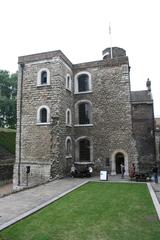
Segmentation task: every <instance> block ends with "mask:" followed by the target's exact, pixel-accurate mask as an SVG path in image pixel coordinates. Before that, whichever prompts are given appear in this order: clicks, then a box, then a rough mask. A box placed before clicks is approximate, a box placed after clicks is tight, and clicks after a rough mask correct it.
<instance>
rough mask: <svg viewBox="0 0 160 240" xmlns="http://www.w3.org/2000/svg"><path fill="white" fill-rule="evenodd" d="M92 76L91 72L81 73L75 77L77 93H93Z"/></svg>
mask: <svg viewBox="0 0 160 240" xmlns="http://www.w3.org/2000/svg"><path fill="white" fill-rule="evenodd" d="M91 90H92V88H91V74H90V73H89V72H80V73H78V74H76V76H75V93H88V92H91Z"/></svg>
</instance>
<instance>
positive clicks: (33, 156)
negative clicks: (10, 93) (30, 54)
mask: <svg viewBox="0 0 160 240" xmlns="http://www.w3.org/2000/svg"><path fill="white" fill-rule="evenodd" d="M42 68H47V69H49V71H50V85H48V86H37V74H38V71H39V70H40V69H42ZM62 68H63V66H62V64H61V63H60V59H59V58H57V57H56V58H55V59H52V61H47V62H42V63H41V62H40V63H39V62H38V63H34V62H33V63H27V64H25V66H24V77H23V86H22V91H20V88H21V71H19V82H18V101H17V116H18V122H17V140H16V143H17V148H16V156H17V157H16V164H15V168H14V185H17V183H18V177H17V176H18V165H20V180H21V183H20V184H21V185H26V179H27V177H26V166H30V170H31V171H30V173H29V185H35V184H39V183H41V182H45V181H47V180H49V179H50V178H54V177H57V176H63V174H64V163H63V161H64V154H63V156H62V154H61V151H63V150H64V147H63V146H64V145H65V144H64V136H65V135H66V133H64V134H63V133H62V131H63V130H62V129H63V128H62V127H61V126H62V124H63V126H64V127H65V125H64V121H65V112H64V111H63V112H62V111H61V108H62V106H61V105H62V99H63V95H62V92H64V91H65V94H67V93H66V90H63V87H64V82H65V76H64V74H63V70H62ZM20 94H22V120H21V121H22V124H21V158H20V163H19V136H20V128H19V125H20ZM64 102H66V101H65V99H64ZM42 105H46V106H48V107H49V109H50V124H45V125H44V124H37V110H38V108H39V107H40V106H42ZM57 117H58V118H59V119H58V120H57V121H56V123H55V122H52V118H53V119H55V118H57ZM53 121H54V120H53ZM61 138H63V145H62V143H61V142H62V140H61ZM61 148H62V150H61ZM62 159H63V161H62ZM51 165H52V170H51Z"/></svg>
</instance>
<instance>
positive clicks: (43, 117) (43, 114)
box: [40, 108, 47, 123]
mask: <svg viewBox="0 0 160 240" xmlns="http://www.w3.org/2000/svg"><path fill="white" fill-rule="evenodd" d="M40 122H41V123H46V122H47V109H46V108H42V109H41V110H40Z"/></svg>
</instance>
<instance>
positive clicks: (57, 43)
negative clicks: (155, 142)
mask: <svg viewBox="0 0 160 240" xmlns="http://www.w3.org/2000/svg"><path fill="white" fill-rule="evenodd" d="M159 11H160V7H159V0H14V1H13V0H0V69H3V70H8V71H9V72H10V73H14V72H16V71H17V69H18V65H17V61H18V56H23V55H28V54H34V53H40V52H46V51H54V50H58V49H60V50H61V51H62V52H63V53H64V54H65V55H66V56H67V57H68V58H69V60H70V61H71V62H72V63H74V64H75V63H81V62H88V61H95V60H101V59H102V50H103V49H105V48H106V47H110V35H109V23H110V24H111V36H112V46H113V47H114V46H116V47H121V48H124V49H125V50H126V53H127V56H128V57H129V63H130V66H131V89H132V90H145V89H146V80H147V78H149V79H150V80H151V88H152V95H153V99H154V112H155V116H157V117H160V93H159V92H160V86H159V69H160V68H159V64H160V60H159V59H160V58H159V56H160V26H159V25H160V13H159Z"/></svg>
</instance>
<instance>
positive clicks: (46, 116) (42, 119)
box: [37, 105, 50, 124]
mask: <svg viewBox="0 0 160 240" xmlns="http://www.w3.org/2000/svg"><path fill="white" fill-rule="evenodd" d="M49 122H50V109H49V107H48V106H45V105H43V106H41V107H39V109H38V111H37V123H38V124H48V123H49Z"/></svg>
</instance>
